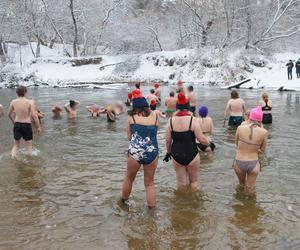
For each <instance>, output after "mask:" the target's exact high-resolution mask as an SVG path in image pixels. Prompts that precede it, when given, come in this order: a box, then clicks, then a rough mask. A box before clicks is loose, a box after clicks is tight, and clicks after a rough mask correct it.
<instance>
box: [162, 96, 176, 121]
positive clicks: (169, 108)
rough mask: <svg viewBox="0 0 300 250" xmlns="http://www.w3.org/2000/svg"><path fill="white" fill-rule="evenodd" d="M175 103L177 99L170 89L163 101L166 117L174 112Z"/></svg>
mask: <svg viewBox="0 0 300 250" xmlns="http://www.w3.org/2000/svg"><path fill="white" fill-rule="evenodd" d="M176 103H177V99H176V98H175V93H174V91H171V92H170V94H169V97H168V98H167V99H166V101H165V105H166V107H167V109H166V112H165V113H166V115H167V116H168V117H171V116H172V115H173V114H174V113H175V112H176Z"/></svg>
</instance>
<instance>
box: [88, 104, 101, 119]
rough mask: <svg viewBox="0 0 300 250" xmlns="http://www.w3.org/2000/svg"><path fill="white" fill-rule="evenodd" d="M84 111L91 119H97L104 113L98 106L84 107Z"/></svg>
mask: <svg viewBox="0 0 300 250" xmlns="http://www.w3.org/2000/svg"><path fill="white" fill-rule="evenodd" d="M86 109H87V111H89V112H90V113H91V115H92V117H99V116H100V114H101V113H103V112H105V111H104V108H103V107H101V106H99V105H98V104H93V105H89V106H86Z"/></svg>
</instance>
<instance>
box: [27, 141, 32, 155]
mask: <svg viewBox="0 0 300 250" xmlns="http://www.w3.org/2000/svg"><path fill="white" fill-rule="evenodd" d="M26 147H27V152H28V154H29V155H32V140H29V141H26Z"/></svg>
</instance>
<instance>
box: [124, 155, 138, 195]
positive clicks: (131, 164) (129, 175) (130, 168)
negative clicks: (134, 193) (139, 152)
mask: <svg viewBox="0 0 300 250" xmlns="http://www.w3.org/2000/svg"><path fill="white" fill-rule="evenodd" d="M140 166H141V165H140V164H139V163H138V162H137V161H136V160H135V159H133V158H132V157H131V156H130V155H129V156H128V158H127V170H126V176H125V178H124V181H123V187H122V199H123V200H127V199H128V198H129V196H130V193H131V190H132V184H133V181H134V179H135V177H136V174H137V172H138V171H139V169H140Z"/></svg>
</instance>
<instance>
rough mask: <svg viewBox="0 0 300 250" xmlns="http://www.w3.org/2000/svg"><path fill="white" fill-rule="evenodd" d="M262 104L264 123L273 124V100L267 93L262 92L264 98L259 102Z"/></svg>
mask: <svg viewBox="0 0 300 250" xmlns="http://www.w3.org/2000/svg"><path fill="white" fill-rule="evenodd" d="M259 105H260V106H261V108H262V110H263V113H264V116H263V120H262V123H263V124H271V123H272V120H273V118H272V113H271V111H272V101H271V100H270V99H269V95H268V94H267V93H263V94H262V100H261V101H260V102H259Z"/></svg>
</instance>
